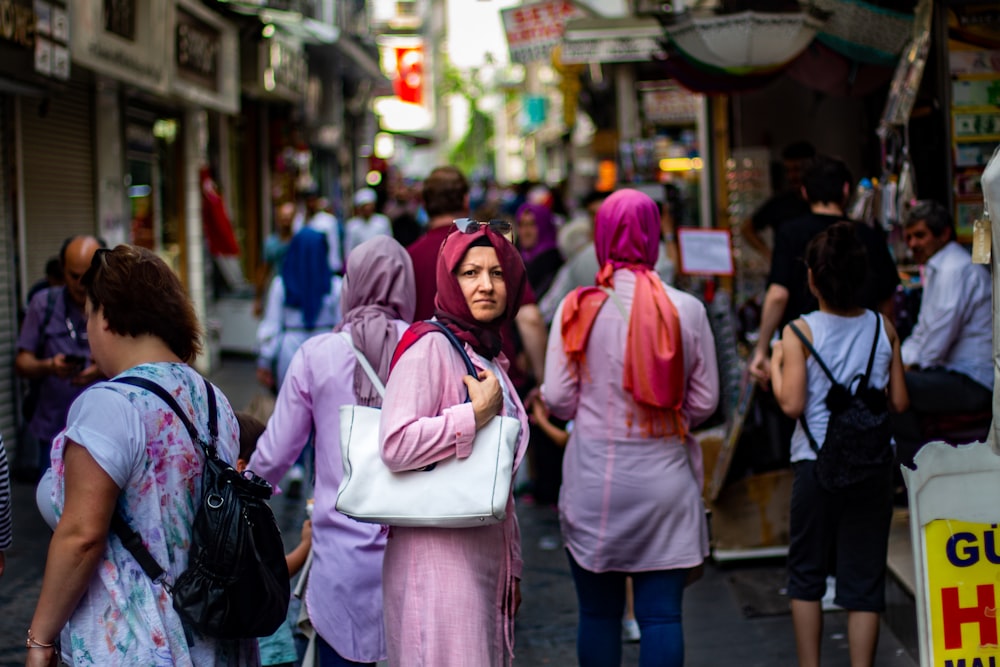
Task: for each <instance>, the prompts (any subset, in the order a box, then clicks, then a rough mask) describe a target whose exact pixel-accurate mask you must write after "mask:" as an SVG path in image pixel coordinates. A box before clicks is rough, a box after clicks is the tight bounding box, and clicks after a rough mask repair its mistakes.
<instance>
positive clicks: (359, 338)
mask: <svg viewBox="0 0 1000 667" xmlns="http://www.w3.org/2000/svg"><path fill="white" fill-rule="evenodd" d="M340 300H341V301H340V302H341V308H342V309H343V311H344V319H343V320H342V321H341V322H340V324H339V325H338V326H337V327H336V328H335V329H334V331H341V330H343V329H344V328H345V327H346V326H347V325H350V327H351V340H352V341H353V342H354V347H356V348H357V349H358V351H360V352H361V353H362V354H364V355H365V359H367V360H368V363H370V364H371V365H372V368H374V369H375V372H376V373H377V374H378V376H379V379H380V380H382V382H383V383H385V381H386V380H387V379H388V377H389V363H390V362H391V361H392V353H393V351H394V350H395V349H396V343H397V342H399V335H398V334H397V332H396V324H395V323H394V321H393V320H403V321H405V322H412V321H413V309H414V308H415V307H416V303H417V288H416V281H415V280H414V276H413V262H412V261H411V260H410V255H409V254H407V252H406V250H405V249H404V248H403V246H401V245H400V244H399V243H398V242H397V241H396V240H395V239H393V238H392V237H391V236H383V235H379V236H376V237H375V238H373V239H370V240H368V241H365V242H364V243H362V244H361V245H359V246H358V247H356V248H355V249H354V250H352V251H351V254H350V256H349V257H348V258H347V269H346V271H345V272H344V287H343V290H342V292H341V297H340ZM354 396H355V398H356V399H357V401H358V405H367V406H372V407H379V406H381V405H382V399H381V397H380V396H379V395H378V392H377V391H376V390H375V387H374V386H373V385H372V383H371V381H370V380H369V379H368V376H367V375H366V374H365V371H364V369H363V368H361V365H360V364H358V365H357V367H355V369H354Z"/></svg>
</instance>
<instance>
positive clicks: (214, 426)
mask: <svg viewBox="0 0 1000 667" xmlns="http://www.w3.org/2000/svg"><path fill="white" fill-rule="evenodd" d="M202 379H203V380H204V382H205V391H206V392H207V394H208V430H209V434H210V435H211V437H212V442H211V443H208V444H206V443H205V441H204V439H203V438H202V437H201V436H200V435H199V433H198V429H196V428H195V427H194V424H192V423H191V420H190V419H188V416H187V415H186V414H184V410H182V409H181V406H180V405H178V404H177V401H176V400H175V399H174V397H173V396H171V395H170V392H168V391H167V390H166V389H164V388H163V387H162V386H160V385H159V384H157V383H156V382H153V381H152V380H149V379H147V378H144V377H138V376H134V375H129V376H125V377H120V378H115V379H113V380H111V381H112V382H117V383H119V384H128V385H132V386H134V387H139V388H140V389H146V390H147V391H151V392H152V393H154V394H156V396H158V397H159V398H160V400H162V401H163V402H164V403H166V404H167V406H168V407H169V408H170V409H171V410H173V411H174V413H175V414H176V415H177V417H178V419H180V420H181V423H182V424H183V425H184V428H186V429H187V432H188V434H189V435H190V436H191V440H192V442H197V443H198V444H199V445H201V447H202V449H204V450H205V455H206V456H211V457H214V458H218V452H217V451H216V449H215V439H216V438H217V437H218V435H219V422H218V407H217V406H216V400H215V392H214V391H213V390H212V385H211V383H209V381H208V379H207V378H202ZM111 532H113V533H114V534H115V535H117V536H118V539H120V540H121V542H122V546H123V547H125V549H126V550H127V551H128V552H129V553H130V554H132V557H133V558H135V560H136V561H137V562H138V563H139V566H140V567H142V571H143V572H145V573H146V576H148V577H149V578H150V579H152V580H153V581H158V580H160V579H161V578H162V577H163V575H164V574H166V572H165V571H164V569H163V568H162V567H161V566H160V564H159V563H157V562H156V559H155V558H153V554H151V553H149V549H147V548H146V545H145V544H143V543H142V537H141V536H140V535H139V533H137V532H136V531H135V530H133V529H132V526H130V525H129V523H128V521H126V520H125V517H124V516H122V513H121V508H120V507H116V508H115V511H114V514H112V515H111ZM162 584H163V587H164V588H166V589H167V592H170V591H171V586H170V584H169V583H168V582H167V581H162Z"/></svg>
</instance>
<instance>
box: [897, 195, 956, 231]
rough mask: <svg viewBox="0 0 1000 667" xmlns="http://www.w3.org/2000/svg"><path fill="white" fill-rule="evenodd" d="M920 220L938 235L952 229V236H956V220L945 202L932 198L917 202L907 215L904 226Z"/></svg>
mask: <svg viewBox="0 0 1000 667" xmlns="http://www.w3.org/2000/svg"><path fill="white" fill-rule="evenodd" d="M918 222H923V223H924V224H926V225H927V229H929V230H930V231H931V234H933V235H934V236H936V237H940V236H941V235H942V234H944V233H945V232H946V231H948V230H949V229H950V230H951V238H955V221H954V220H953V219H952V217H951V213H949V212H948V209H947V208H946V207H945V206H944V205H943V204H939V203H938V202H936V201H932V200H924V201H919V202H917V204H916V206H914V207H913V209H912V210H911V211H910V214H909V215H908V216H907V217H906V222H905V223H904V225H903V227H904V228H906V227H912V226H913V225H915V224H917V223H918Z"/></svg>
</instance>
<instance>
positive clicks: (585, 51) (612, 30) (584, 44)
mask: <svg viewBox="0 0 1000 667" xmlns="http://www.w3.org/2000/svg"><path fill="white" fill-rule="evenodd" d="M662 39H663V31H662V29H661V28H660V25H659V23H657V22H656V21H655V20H654V19H636V18H632V17H626V18H622V19H582V20H576V21H571V22H570V23H569V24H568V25H567V26H566V31H565V34H564V36H563V42H562V51H561V53H560V59H561V61H562V62H563V63H567V64H583V63H629V62H648V61H650V60H652V59H654V58H660V57H663V56H664V55H665V54H664V51H663V47H662V46H660V40H662Z"/></svg>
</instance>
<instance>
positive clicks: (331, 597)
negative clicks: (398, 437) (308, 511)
mask: <svg viewBox="0 0 1000 667" xmlns="http://www.w3.org/2000/svg"><path fill="white" fill-rule="evenodd" d="M396 326H397V328H398V330H399V332H400V334H401V335H402V332H403V331H405V330H406V327H407V326H409V325H408V324H407V323H406V322H403V321H401V320H400V321H397V322H396ZM347 330H348V331H350V327H347ZM356 363H357V359H356V357H355V356H354V352H353V350H351V348H350V346H348V344H347V342H346V341H345V340H344V339H343V338H342V337H341V336H340V335H339V334H322V335H320V336H316V337H314V338H310V339H309V340H307V341H306V342H305V343H303V344H302V347H300V348H299V350H298V351H297V352H296V353H295V356H294V357H293V358H292V361H291V364H290V365H289V368H288V374H287V376H286V377H285V382H284V383H283V384H282V385H281V391H280V392H279V394H278V400H277V404H276V405H275V407H274V414H273V415H272V416H271V419H270V420H269V421H268V423H267V430H266V431H264V435H263V436H261V439H260V440H259V441H258V443H257V451H256V452H255V453H254V455H253V456H252V457H251V458H250V464H249V468H250V469H251V470H253V471H254V472H256V473H257V474H258V475H260V476H261V477H263V478H264V479H266V480H268V481H269V482H271V483H272V484H277V483H278V481H279V480H281V478H282V477H283V476H284V474H285V473H286V472H287V471H288V469H289V468H290V467H291V466H292V464H294V463H295V459H296V458H298V455H299V452H301V451H302V448H303V447H304V446H305V443H306V440H307V439H308V437H309V432H310V430H311V429H312V426H313V424H315V425H316V442H315V448H316V489H315V499H314V502H315V504H314V506H313V518H312V522H313V533H312V540H313V542H312V547H313V564H312V569H311V570H310V573H309V584H308V587H307V589H306V600H305V601H306V608H307V610H308V612H309V620H311V621H312V624H313V627H314V628H316V631H317V632H318V633H319V635H320V636H321V637H322V638H323V639H325V640H326V642H327V643H328V644H330V646H332V647H333V648H334V649H336V651H337V653H339V654H340V655H341V656H343V657H344V658H347V659H349V660H352V661H354V662H377V661H379V660H384V659H385V658H386V655H387V652H386V644H385V633H384V631H383V625H382V556H383V553H384V551H385V542H386V535H387V529H386V528H385V527H383V526H378V525H374V524H368V523H360V522H358V521H355V520H353V519H350V518H348V517H346V516H344V515H343V514H341V513H340V512H338V511H337V509H336V503H337V489H338V488H339V487H340V481H341V479H343V476H344V468H343V463H342V459H341V454H340V410H339V407H340V406H341V405H349V404H353V403H354V402H355V398H354V366H355V364H356Z"/></svg>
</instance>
